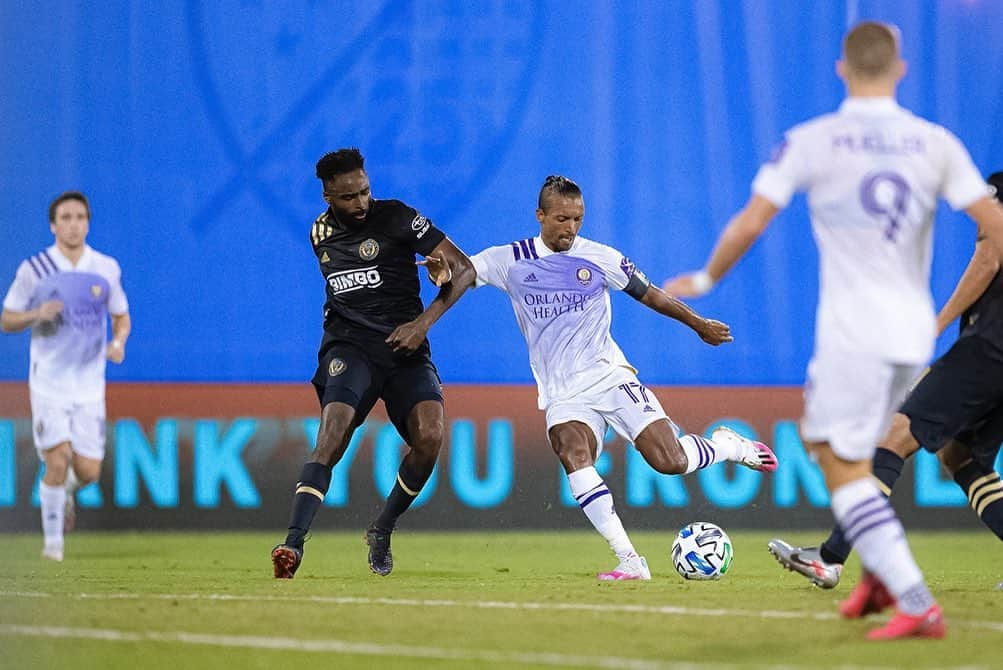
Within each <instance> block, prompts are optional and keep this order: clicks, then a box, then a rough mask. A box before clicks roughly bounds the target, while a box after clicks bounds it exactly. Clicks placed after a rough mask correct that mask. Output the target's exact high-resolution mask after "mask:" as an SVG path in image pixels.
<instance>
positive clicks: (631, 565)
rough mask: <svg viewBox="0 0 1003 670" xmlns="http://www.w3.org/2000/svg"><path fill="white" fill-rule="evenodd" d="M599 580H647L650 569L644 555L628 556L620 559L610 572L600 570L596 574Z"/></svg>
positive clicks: (649, 576)
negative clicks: (618, 563)
mask: <svg viewBox="0 0 1003 670" xmlns="http://www.w3.org/2000/svg"><path fill="white" fill-rule="evenodd" d="M596 579H598V580H599V581H600V582H622V581H627V580H631V579H641V580H649V579H651V570H649V569H648V561H646V560H645V559H644V556H637V555H634V556H630V557H628V558H625V559H623V560H621V561H620V565H618V566H616V569H614V570H611V571H610V572H600V573H599V574H597V575H596Z"/></svg>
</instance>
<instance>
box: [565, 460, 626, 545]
mask: <svg viewBox="0 0 1003 670" xmlns="http://www.w3.org/2000/svg"><path fill="white" fill-rule="evenodd" d="M568 483H569V484H570V485H571V494H572V495H573V496H575V500H577V501H578V505H579V506H580V507H581V508H582V511H583V512H585V516H587V517H588V518H589V521H591V522H592V525H593V526H595V529H596V530H597V531H599V534H600V535H602V536H603V537H604V538H606V541H607V542H609V546H610V548H611V549H612V550H613V553H615V554H616V557H617V558H619V559H624V558H627V557H629V556H636V555H637V552H636V551H634V545H632V544H631V543H630V538H628V537H627V531H626V530H624V528H623V523H621V521H620V517H618V516H617V514H616V510H615V509H614V508H613V495H612V494H611V493H610V492H609V489H608V488H606V484H605V483H604V482H603V480H602V477H600V476H599V473H598V472H596V469H595V468H594V467H591V466H590V467H587V468H582V469H581V470H575V471H574V472H572V473H571V474H569V475H568Z"/></svg>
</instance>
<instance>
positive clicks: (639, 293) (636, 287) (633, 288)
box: [623, 270, 651, 300]
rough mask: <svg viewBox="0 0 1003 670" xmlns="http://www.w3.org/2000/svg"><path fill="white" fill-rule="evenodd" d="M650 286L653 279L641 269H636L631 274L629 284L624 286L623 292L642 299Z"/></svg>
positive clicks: (635, 298) (636, 298)
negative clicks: (646, 275)
mask: <svg viewBox="0 0 1003 670" xmlns="http://www.w3.org/2000/svg"><path fill="white" fill-rule="evenodd" d="M650 286H651V281H650V280H649V279H648V278H647V277H645V276H644V273H643V272H641V271H640V270H634V272H632V273H631V275H630V280H629V281H628V282H627V285H626V286H624V287H623V292H624V293H626V294H627V295H629V296H630V297H631V298H633V299H634V300H640V299H641V298H643V297H644V294H645V293H647V292H648V287H650Z"/></svg>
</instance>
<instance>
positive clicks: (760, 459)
mask: <svg viewBox="0 0 1003 670" xmlns="http://www.w3.org/2000/svg"><path fill="white" fill-rule="evenodd" d="M710 439H711V440H712V441H714V442H720V443H722V444H730V445H732V446H733V447H734V448H735V453H736V454H738V457H737V458H735V459H734V460H735V462H737V463H741V464H742V465H744V466H745V467H747V468H751V469H753V470H758V471H760V472H775V471H776V469H777V455H776V454H774V453H773V450H772V449H770V448H769V447H767V446H766V445H765V444H763V443H762V442H756V441H755V440H750V439H748V438H745V437H742V436H741V435H739V434H738V433H736V432H735V431H733V430H732V429H731V428H728V427H727V426H721V427H720V428H718V429H717V430H715V431H714V432H713V433H711V436H710Z"/></svg>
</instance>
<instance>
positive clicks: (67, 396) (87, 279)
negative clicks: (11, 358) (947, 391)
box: [0, 191, 131, 561]
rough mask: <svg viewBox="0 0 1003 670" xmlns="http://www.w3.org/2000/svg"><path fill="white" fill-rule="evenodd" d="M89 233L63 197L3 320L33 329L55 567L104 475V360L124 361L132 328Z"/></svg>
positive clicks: (8, 327)
mask: <svg viewBox="0 0 1003 670" xmlns="http://www.w3.org/2000/svg"><path fill="white" fill-rule="evenodd" d="M89 226H90V207H89V205H88V203H87V198H86V197H85V196H84V195H83V194H82V193H79V192H77V191H68V192H66V193H63V194H61V195H60V196H59V197H57V198H56V199H55V200H54V201H53V202H52V204H51V205H50V206H49V227H50V228H51V230H52V233H53V235H54V236H55V238H56V239H55V244H53V245H52V246H50V247H49V248H47V249H45V250H43V251H41V252H40V253H38V254H36V255H34V256H31V257H30V258H28V259H26V260H25V261H23V262H22V263H21V265H20V266H19V267H18V269H17V275H16V276H15V278H14V282H13V284H11V286H10V289H9V290H8V291H7V296H6V297H5V298H4V301H3V312H2V314H0V330H2V331H3V332H5V333H16V332H19V331H22V330H25V329H26V328H31V360H30V370H29V374H28V388H29V392H30V395H31V414H32V433H33V435H34V438H35V448H36V449H37V451H38V454H39V457H40V458H41V459H42V460H43V461H44V462H45V474H44V476H43V478H42V482H41V484H40V485H39V499H40V501H41V507H42V532H43V535H44V537H45V544H44V549H43V550H42V556H43V557H45V558H48V559H52V560H55V561H61V560H63V533H64V523H65V522H67V521H68V520H72V515H73V513H74V510H73V494H74V491H75V489H76V488H77V486H80V485H85V484H88V483H90V482H92V481H95V480H97V478H98V476H99V475H100V474H101V461H102V460H103V459H104V450H105V400H104V392H105V359H107V360H110V361H112V362H114V363H121V362H122V361H123V360H124V358H125V342H126V339H127V338H128V337H129V330H130V328H131V323H130V320H129V304H128V301H127V300H126V297H125V292H124V291H123V290H122V282H121V274H122V273H121V270H120V269H119V266H118V263H117V262H116V261H115V259H113V258H111V257H110V256H105V255H104V254H101V253H98V252H97V251H95V250H94V249H92V248H90V247H89V246H87V244H86V238H87V232H88V229H89ZM109 315H111V322H112V340H111V341H110V342H108V341H107V328H108V326H107V321H108V316H109ZM67 529H68V528H67Z"/></svg>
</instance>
